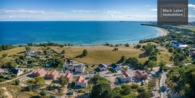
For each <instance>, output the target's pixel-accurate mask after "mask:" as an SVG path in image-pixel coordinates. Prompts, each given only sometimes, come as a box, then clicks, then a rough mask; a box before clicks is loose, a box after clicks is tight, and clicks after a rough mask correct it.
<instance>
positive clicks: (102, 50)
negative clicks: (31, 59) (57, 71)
mask: <svg viewBox="0 0 195 98" xmlns="http://www.w3.org/2000/svg"><path fill="white" fill-rule="evenodd" d="M142 45H143V44H142ZM42 48H43V47H32V49H33V50H40V49H42ZM50 48H51V49H53V50H55V51H56V52H58V53H61V52H62V50H65V56H67V57H70V58H73V59H75V60H77V61H80V62H83V63H86V64H89V65H92V64H96V65H97V64H100V63H105V64H110V63H116V62H117V61H118V60H120V58H121V56H123V55H124V56H126V58H129V57H137V58H139V55H140V54H142V53H144V51H141V49H135V48H134V46H133V45H130V47H125V46H119V47H118V51H113V49H114V47H109V46H70V47H69V46H64V47H58V46H51V47H50ZM157 48H158V49H159V50H160V51H161V54H158V62H159V61H160V60H163V61H165V62H167V63H172V62H170V61H169V58H170V56H171V54H170V53H169V52H168V51H167V50H166V49H165V48H164V47H161V46H158V47H157ZM84 49H86V50H87V51H88V55H87V56H86V57H83V58H79V57H77V56H79V55H81V54H82V52H83V50H84ZM24 51H25V48H24V47H16V48H14V49H10V50H4V51H1V52H0V57H1V56H2V54H8V56H7V57H6V58H4V61H10V60H14V59H15V58H16V57H17V56H18V55H23V53H20V52H24ZM14 55H16V56H14ZM147 59H148V57H144V58H139V60H140V61H141V62H142V63H143V62H145V61H146V60H147Z"/></svg>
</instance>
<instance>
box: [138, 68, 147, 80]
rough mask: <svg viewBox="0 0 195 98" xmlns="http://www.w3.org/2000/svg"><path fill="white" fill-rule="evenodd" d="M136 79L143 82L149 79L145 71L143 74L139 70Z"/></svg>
mask: <svg viewBox="0 0 195 98" xmlns="http://www.w3.org/2000/svg"><path fill="white" fill-rule="evenodd" d="M135 77H136V78H137V79H139V80H142V79H147V77H148V75H147V73H146V72H144V71H143V72H141V71H139V70H137V71H136V72H135Z"/></svg>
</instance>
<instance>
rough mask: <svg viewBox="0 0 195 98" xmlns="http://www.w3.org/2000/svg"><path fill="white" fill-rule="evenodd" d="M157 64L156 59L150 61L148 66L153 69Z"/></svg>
mask: <svg viewBox="0 0 195 98" xmlns="http://www.w3.org/2000/svg"><path fill="white" fill-rule="evenodd" d="M155 65H156V62H155V61H149V63H148V67H150V68H151V69H150V70H152V69H153V67H154V66H155Z"/></svg>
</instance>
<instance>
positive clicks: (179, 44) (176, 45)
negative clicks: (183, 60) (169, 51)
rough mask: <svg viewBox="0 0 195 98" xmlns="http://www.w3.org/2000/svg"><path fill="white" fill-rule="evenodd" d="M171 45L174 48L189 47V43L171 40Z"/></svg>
mask: <svg viewBox="0 0 195 98" xmlns="http://www.w3.org/2000/svg"><path fill="white" fill-rule="evenodd" d="M171 46H173V47H174V48H181V49H185V48H186V47H188V45H187V44H185V43H179V42H171Z"/></svg>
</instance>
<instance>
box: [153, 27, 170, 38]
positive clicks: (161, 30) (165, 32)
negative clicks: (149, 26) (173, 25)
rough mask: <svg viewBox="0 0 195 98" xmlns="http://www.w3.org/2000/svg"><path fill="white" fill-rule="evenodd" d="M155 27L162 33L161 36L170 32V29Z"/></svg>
mask: <svg viewBox="0 0 195 98" xmlns="http://www.w3.org/2000/svg"><path fill="white" fill-rule="evenodd" d="M154 28H156V29H157V30H158V31H159V33H160V34H159V36H166V35H167V34H168V33H169V31H167V30H166V29H164V28H160V27H154ZM159 36H158V37H159Z"/></svg>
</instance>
